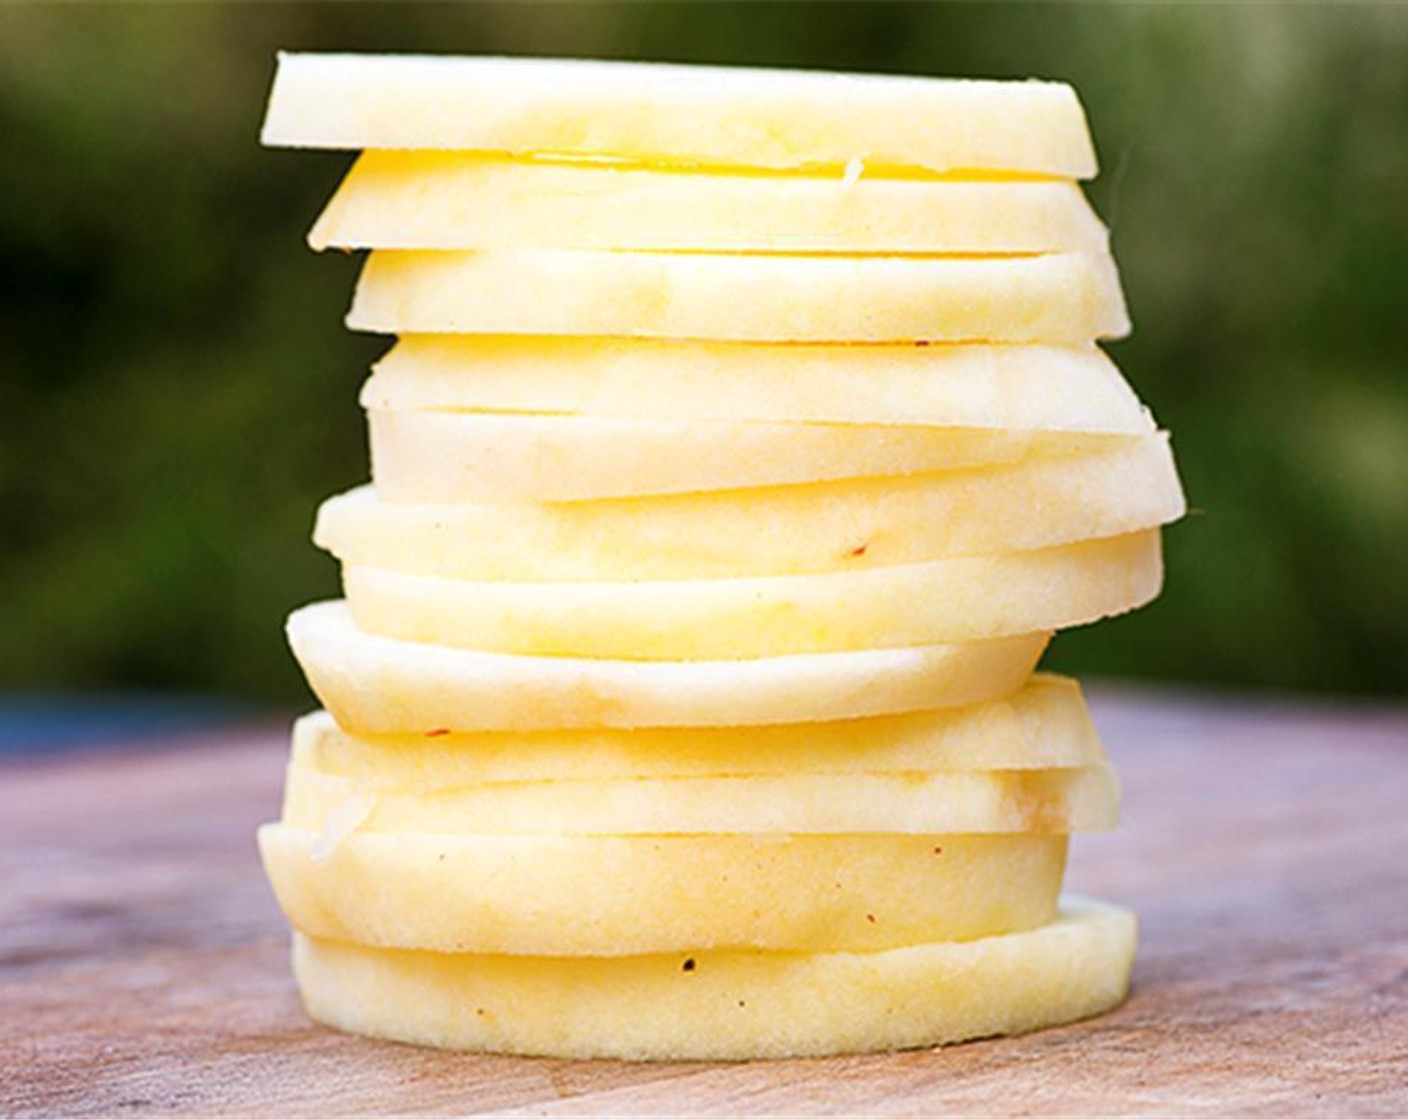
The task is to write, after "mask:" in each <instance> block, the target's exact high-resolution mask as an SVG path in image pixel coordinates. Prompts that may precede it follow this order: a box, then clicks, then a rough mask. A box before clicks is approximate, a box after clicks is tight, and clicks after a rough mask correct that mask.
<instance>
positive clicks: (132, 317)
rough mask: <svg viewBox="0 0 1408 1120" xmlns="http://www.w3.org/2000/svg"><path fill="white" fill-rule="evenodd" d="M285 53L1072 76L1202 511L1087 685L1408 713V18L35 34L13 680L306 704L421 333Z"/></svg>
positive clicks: (10, 59)
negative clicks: (286, 623) (284, 131)
mask: <svg viewBox="0 0 1408 1120" xmlns="http://www.w3.org/2000/svg"><path fill="white" fill-rule="evenodd" d="M278 48H293V49H351V50H430V51H451V52H502V53H512V54H564V55H588V56H600V57H621V58H652V59H673V60H681V61H708V62H736V63H764V64H779V65H806V66H816V67H828V68H851V69H873V70H880V71H898V72H911V73H917V74H957V75H978V76H995V77H1008V76H1011V77H1017V76H1026V75H1039V76H1044V77H1051V78H1061V79H1066V80H1068V81H1071V82H1073V83H1074V84H1075V85H1076V86H1077V88H1078V89H1079V91H1080V93H1081V95H1082V97H1083V99H1084V101H1085V104H1086V107H1087V111H1088V113H1089V115H1090V119H1091V123H1092V127H1093V129H1094V132H1095V136H1096V142H1097V146H1098V149H1099V151H1100V153H1101V158H1102V164H1103V173H1102V175H1101V177H1100V178H1099V179H1098V180H1097V181H1096V182H1095V183H1094V184H1093V185H1092V187H1091V195H1092V198H1093V200H1094V202H1095V204H1096V207H1097V208H1098V209H1099V210H1100V211H1101V213H1102V214H1103V215H1104V216H1105V218H1106V219H1107V220H1108V221H1110V222H1111V223H1112V224H1113V225H1114V226H1115V231H1116V232H1115V250H1116V253H1117V255H1118V257H1119V260H1120V263H1121V266H1122V268H1123V271H1124V276H1125V281H1126V287H1127V293H1128V296H1129V299H1130V304H1131V307H1132V310H1133V314H1134V317H1135V321H1136V334H1135V336H1134V337H1133V339H1131V340H1129V341H1127V342H1123V343H1120V344H1119V345H1118V346H1116V347H1115V348H1114V351H1113V352H1114V354H1115V357H1116V359H1117V360H1118V361H1119V362H1120V364H1121V365H1122V366H1123V367H1124V369H1125V370H1126V372H1127V373H1128V375H1129V377H1130V379H1131V380H1132V381H1133V383H1134V384H1135V386H1136V388H1138V389H1139V391H1140V392H1141V393H1142V394H1143V396H1144V397H1145V398H1146V400H1147V401H1148V402H1149V403H1150V404H1151V406H1152V407H1153V408H1154V410H1155V412H1156V414H1157V415H1158V417H1159V419H1160V420H1161V421H1162V422H1163V423H1164V424H1165V425H1166V426H1167V427H1169V428H1171V429H1172V430H1173V432H1174V434H1175V447H1176V449H1177V451H1178V454H1179V457H1180V462H1181V466H1182V470H1183V475H1184V479H1185V482H1186V485H1187V489H1188V492H1189V495H1190V498H1191V500H1192V502H1193V504H1194V505H1195V506H1196V507H1198V510H1199V511H1200V512H1199V513H1198V515H1196V516H1194V517H1192V518H1190V519H1189V520H1187V521H1186V522H1184V523H1183V524H1181V525H1179V526H1177V527H1176V528H1174V529H1173V530H1172V531H1170V532H1169V533H1168V534H1167V546H1168V561H1169V580H1168V588H1167V592H1166V594H1165V596H1164V597H1163V599H1162V600H1161V601H1160V602H1159V603H1158V604H1157V605H1155V606H1154V607H1152V608H1150V609H1147V610H1145V611H1143V612H1141V613H1139V614H1138V615H1136V616H1134V617H1131V618H1128V619H1122V620H1119V621H1115V622H1110V623H1106V624H1103V625H1101V626H1099V627H1095V628H1093V629H1088V630H1084V631H1080V632H1075V633H1071V634H1067V635H1065V636H1064V637H1062V638H1061V639H1060V640H1059V641H1058V642H1057V644H1056V646H1055V648H1054V651H1053V652H1054V656H1053V658H1052V660H1053V663H1054V664H1056V665H1058V666H1059V667H1062V668H1066V669H1069V670H1074V671H1077V672H1081V673H1090V674H1099V675H1104V676H1121V677H1135V678H1145V679H1151V678H1152V679H1159V680H1164V681H1175V682H1188V683H1209V684H1216V685H1226V686H1254V687H1271V688H1276V689H1298V690H1313V691H1323V692H1339V693H1361V694H1392V693H1396V694H1400V695H1401V694H1404V693H1405V692H1408V7H1404V6H1364V7H1354V6H1348V7H1346V6H1327V7H1323V8H1317V7H1304V6H1288V7H1278V6H1267V5H1247V6H1238V5H1229V6H1202V5H1198V6H1184V5H1169V6H1164V5H1140V6H1113V5H1110V6H1106V5H1092V4H1086V5H1078V6H1056V5H1048V4H1041V5H1007V4H998V3H984V4H959V5H951V6H950V5H932V4H888V3H866V4H832V5H817V4H801V3H797V4H780V5H767V4H755V5H736V6H735V5H727V4H717V3H696V4H644V3H638V4H622V5H615V4H571V5H562V6H557V5H546V4H525V3H519V4H509V5H452V4H436V5H417V4H394V5H379V4H355V5H340V4H306V5H305V4H293V5H283V6H273V5H238V6H237V5H216V4H205V5H190V6H162V5H156V6H123V5H113V4H104V5H101V6H95V7H84V6H71V5H54V6H51V5H33V6H24V5H20V6H3V7H0V595H2V596H3V597H2V598H0V692H5V691H12V692H13V691H16V690H34V689H50V688H64V689H70V688H75V689H78V688H82V689H93V688H138V689H160V690H173V691H175V690H180V691H191V692H201V693H216V694H222V695H226V696H232V697H237V698H241V699H244V700H248V701H253V702H255V703H260V704H264V703H268V704H274V705H280V706H285V705H292V704H299V703H306V693H305V691H304V688H303V685H302V682H301V679H300V678H299V676H298V673H297V670H296V669H295V667H294V665H293V663H292V661H291V659H290V658H289V656H288V655H287V654H286V652H285V650H284V646H283V639H282V634H281V623H282V617H283V615H284V614H285V613H286V612H287V611H288V610H289V609H290V608H292V607H293V606H295V605H296V604H299V603H301V602H304V601H307V600H309V599H313V598H318V597H325V596H328V595H331V594H334V593H335V588H336V572H335V570H334V566H333V564H332V563H331V562H330V561H329V560H328V559H326V558H325V557H323V556H322V555H321V554H320V553H318V552H317V551H315V550H314V549H313V548H312V546H311V545H310V544H309V543H308V539H307V536H308V531H309V528H310V524H311V518H312V513H313V509H314V507H315V505H316V503H317V502H318V501H319V500H320V499H321V498H322V497H323V496H325V495H327V494H329V493H331V492H332V491H334V490H338V489H342V488H345V487H346V486H348V485H350V484H352V483H355V482H357V481H359V480H361V479H362V478H363V477H364V476H365V473H366V466H365V454H366V450H365V442H364V436H363V432H362V428H361V416H360V413H359V411H358V409H357V406H356V404H355V394H356V389H357V386H358V384H359V382H360V381H361V379H362V377H363V376H364V374H365V370H366V366H367V364H368V362H369V360H370V359H372V358H373V357H374V356H375V355H376V354H377V353H378V352H379V351H380V350H381V349H382V348H383V346H384V343H382V342H381V341H379V340H377V339H373V338H368V337H363V336H355V335H352V334H349V333H347V332H346V331H344V330H343V329H342V327H341V317H342V314H343V312H344V310H345V308H346V305H347V303H348V299H349V297H350V293H351V287H352V282H353V277H354V274H355V269H356V262H355V261H354V260H353V259H351V258H349V257H343V256H338V255H329V256H325V257H321V258H320V257H317V256H314V255H313V254H312V253H310V252H308V251H307V250H306V249H305V248H304V247H303V241H302V239H303V235H304V232H305V230H306V228H307V227H308V225H309V224H310V223H311V221H312V220H313V217H314V216H315V214H316V213H317V211H318V209H319V207H320V205H321V203H322V202H323V200H324V199H325V197H326V196H327V195H328V193H329V192H330V190H331V189H332V187H333V186H334V184H335V183H336V182H337V179H338V177H339V175H340V173H341V171H342V169H343V167H344V166H345V164H346V162H347V160H346V157H342V156H338V155H333V154H326V153H321V154H315V153H289V152H269V151H264V150H261V149H260V148H259V147H258V146H257V143H256V135H257V130H258V126H259V122H260V118H261V115H262V112H263V103H264V98H265V96H266V93H267V88H268V83H269V79H270V76H271V73H272V66H273V52H274V51H275V50H276V49H278Z"/></svg>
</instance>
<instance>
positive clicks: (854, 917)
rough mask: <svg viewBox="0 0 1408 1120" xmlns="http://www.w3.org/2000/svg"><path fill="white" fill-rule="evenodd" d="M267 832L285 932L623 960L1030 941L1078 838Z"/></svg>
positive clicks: (1047, 913) (270, 828) (262, 842)
mask: <svg viewBox="0 0 1408 1120" xmlns="http://www.w3.org/2000/svg"><path fill="white" fill-rule="evenodd" d="M316 842H317V834H316V833H315V832H312V831H310V830H306V829H297V828H291V827H289V826H287V825H282V824H275V825H265V826H264V827H263V828H261V829H260V830H259V849H260V852H261V853H262V855H263V857H264V867H265V870H266V871H267V872H268V875H269V880H270V882H271V883H272V884H273V887H274V893H275V894H276V895H277V896H278V900H279V905H280V906H281V907H282V908H283V911H284V913H285V915H287V917H288V920H289V922H290V923H291V924H292V925H293V927H294V928H295V929H298V930H300V931H302V932H303V933H306V934H310V935H312V936H314V937H324V938H326V937H330V938H334V939H336V940H339V941H354V942H357V943H358V944H361V945H375V946H380V947H383V948H395V949H432V950H435V951H437V952H445V953H513V954H532V955H541V956H554V957H561V956H625V955H631V954H636V953H658V952H668V951H670V950H675V949H710V948H725V947H727V948H757V949H793V950H807V951H812V952H815V951H818V950H835V949H881V948H891V947H893V946H897V945H905V944H912V943H914V942H917V941H967V940H970V939H972V938H975V937H987V936H990V935H992V934H995V933H1011V932H1014V931H1016V930H1022V929H1031V928H1033V927H1035V926H1039V925H1041V924H1042V923H1044V922H1048V921H1050V920H1051V918H1052V917H1054V916H1055V913H1056V896H1057V894H1058V893H1059V891H1060V887H1061V874H1062V871H1063V869H1064V866H1065V855H1066V837H1065V836H1061V835H1054V836H1047V835H1043V836H1021V835H1014V836H1001V835H999V836H884V835H880V836H745V835H731V836H729V835H725V836H551V835H539V836H506V835H475V836H464V835H454V836H451V835H439V836H436V835H425V834H420V833H395V834H387V833H358V834H356V835H353V836H350V837H348V838H347V839H346V840H344V841H343V842H342V844H340V845H339V846H338V847H337V849H336V850H335V851H334V852H332V853H331V854H330V855H328V856H327V857H326V858H323V859H316V858H314V856H313V851H314V848H315V845H316Z"/></svg>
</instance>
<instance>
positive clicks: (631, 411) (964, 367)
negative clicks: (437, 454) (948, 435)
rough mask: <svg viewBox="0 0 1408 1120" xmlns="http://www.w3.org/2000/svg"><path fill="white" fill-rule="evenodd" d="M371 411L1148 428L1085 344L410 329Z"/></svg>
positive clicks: (1120, 382)
mask: <svg viewBox="0 0 1408 1120" xmlns="http://www.w3.org/2000/svg"><path fill="white" fill-rule="evenodd" d="M362 404H363V405H365V406H366V407H367V408H368V409H373V410H375V409H387V410H395V411H425V410H428V409H447V410H460V411H484V412H548V413H569V414H579V415H588V416H604V417H609V418H612V419H617V420H626V419H655V420H690V421H699V420H731V421H740V420H771V421H811V422H821V423H842V424H907V425H919V424H935V425H941V426H945V427H968V428H1005V429H1022V430H1025V429H1037V430H1053V431H1064V432H1096V433H1099V432H1104V433H1111V434H1124V435H1143V434H1146V433H1148V432H1150V431H1152V430H1153V422H1152V421H1151V420H1150V418H1149V416H1148V414H1147V413H1146V412H1145V410H1144V408H1143V407H1142V406H1141V405H1140V403H1139V399H1138V397H1136V396H1135V394H1134V391H1133V390H1132V389H1131V388H1130V387H1129V384H1128V383H1127V382H1126V381H1125V379H1124V378H1123V377H1121V376H1120V372H1119V370H1118V369H1116V368H1115V365H1114V363H1113V362H1111V361H1110V359H1109V358H1108V357H1106V356H1105V354H1104V352H1103V351H1101V350H1100V349H1099V348H1098V347H1096V346H1093V345H1084V346H1044V345H1029V346H1009V345H969V344H963V343H942V344H937V345H924V346H916V345H914V344H912V343H911V344H907V345H852V346H824V345H805V344H792V345H770V344H765V343H745V344H739V343H723V342H671V341H666V340H660V339H619V338H542V337H533V336H517V335H408V336H407V337H405V338H403V339H401V340H400V341H399V342H397V344H396V345H395V346H394V347H392V349H391V351H390V353H388V354H387V355H386V356H385V357H383V358H382V359H381V361H380V362H378V363H377V365H376V367H375V373H374V375H373V376H372V378H371V379H370V380H369V381H368V382H367V384H366V385H365V386H364V387H363V390H362Z"/></svg>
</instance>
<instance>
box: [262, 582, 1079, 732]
mask: <svg viewBox="0 0 1408 1120" xmlns="http://www.w3.org/2000/svg"><path fill="white" fill-rule="evenodd" d="M1050 637H1051V635H1050V634H1049V633H1038V634H1023V635H1019V636H1017V637H1014V638H1003V639H998V640H995V641H990V642H971V643H967V644H964V645H956V646H955V645H946V646H920V647H915V648H910V649H895V650H865V651H861V652H856V653H840V654H812V655H806V656H796V657H775V658H762V659H754V660H743V661H715V662H697V661H696V662H688V663H672V662H663V663H662V662H641V661H601V660H588V659H572V658H554V657H523V656H518V655H514V654H498V653H480V652H476V651H472V650H457V649H444V648H442V647H439V646H431V645H421V644H418V643H415V642H402V641H395V640H393V639H390V638H383V637H378V636H375V635H369V634H364V633H362V632H361V631H359V630H358V629H357V628H356V627H355V626H354V625H353V623H352V616H351V614H350V613H349V612H348V610H347V606H346V604H345V603H343V602H341V601H334V602H326V603H314V604H312V605H310V606H307V607H303V608H302V609H300V610H297V611H295V612H294V613H293V614H292V615H291V616H290V617H289V620H288V638H289V643H290V645H291V646H292V647H293V651H294V654H295V655H296V656H297V658H298V661H299V664H300V665H301V666H302V668H303V672H304V673H305V675H306V676H307V677H308V683H309V684H310V685H311V686H312V688H313V691H314V692H315V693H316V694H317V696H318V698H319V700H321V701H322V703H323V706H324V707H326V708H327V709H328V710H329V711H330V712H331V713H332V714H333V717H334V718H335V719H336V720H337V722H338V723H339V724H340V725H341V726H342V727H344V728H346V729H347V730H348V731H352V732H360V733H367V734H395V733H401V732H406V733H416V732H426V731H439V730H442V729H444V730H449V731H499V730H502V731H533V730H543V729H548V728H559V727H736V726H740V725H747V724H772V723H804V722H811V721H817V722H820V721H825V720H840V719H853V718H858V717H862V716H872V715H882V714H889V713H895V712H913V711H923V710H928V709H932V708H947V707H956V706H959V705H964V704H975V703H979V702H981V701H984V700H994V699H997V698H999V697H1002V696H1007V695H1009V694H1011V693H1013V692H1016V691H1017V690H1018V689H1019V688H1020V687H1021V686H1022V685H1023V683H1025V682H1026V680H1027V678H1028V677H1029V676H1030V675H1031V672H1032V670H1033V668H1035V666H1036V662H1037V660H1038V658H1040V657H1041V654H1042V651H1043V650H1044V649H1045V648H1046V644H1047V642H1048V641H1049V640H1050Z"/></svg>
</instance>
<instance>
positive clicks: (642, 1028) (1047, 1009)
mask: <svg viewBox="0 0 1408 1120" xmlns="http://www.w3.org/2000/svg"><path fill="white" fill-rule="evenodd" d="M1136 936H1137V927H1136V923H1135V919H1134V915H1133V914H1131V913H1130V912H1129V911H1127V910H1124V909H1121V908H1118V907H1115V906H1110V905H1108V904H1105V903H1099V902H1093V901H1087V900H1083V899H1075V898H1068V899H1066V900H1065V901H1064V903H1063V905H1062V909H1061V912H1060V914H1059V916H1058V917H1057V918H1056V919H1055V920H1054V921H1052V922H1049V923H1047V924H1046V925H1043V926H1039V927H1037V928H1036V929H1031V930H1024V931H1022V932H1020V933H1009V934H1003V935H1000V936H996V937H984V938H980V939H978V940H975V941H958V942H953V941H938V942H929V943H925V944H916V945H910V946H906V947H903V948H896V949H884V950H880V951H878V952H868V953H856V952H840V953H778V952H756V951H751V952H750V951H737V950H735V951H729V950H705V951H700V952H688V953H686V952H676V953H661V954H650V955H642V956H630V957H614V958H613V957H532V956H527V957H524V956H503V955H490V954H483V955H478V954H467V953H466V954H456V953H428V952H417V951H414V950H395V949H372V948H365V947H362V946H358V945H353V944H349V943H347V942H339V941H331V940H315V939H313V938H309V937H305V936H303V935H301V934H297V933H295V934H294V973H295V975H296V976H297V978H298V983H299V987H300V989H301V990H302V993H303V1001H304V1004H305V1006H306V1007H307V1009H308V1013H309V1014H310V1015H311V1016H312V1017H313V1018H314V1019H316V1020H318V1021H319V1022H321V1023H326V1024H327V1025H328V1026H332V1027H337V1028H339V1029H341V1030H346V1031H353V1032H355V1033H358V1034H366V1035H373V1036H375V1037H378V1038H389V1039H395V1040H397V1041H400V1042H413V1043H419V1044H420V1045H423V1046H438V1047H442V1048H446V1049H458V1050H484V1051H490V1052H495V1053H511V1054H536V1055H542V1056H552V1057H563V1058H624V1059H636V1060H638V1059H655V1060H662V1061H664V1060H740V1061H741V1060H747V1059H753V1058H783V1057H801V1056H819V1055H824V1054H839V1053H853V1052H857V1051H868V1050H902V1049H906V1048H910V1047H920V1046H937V1045H941V1044H944V1043H950V1042H959V1041H962V1040H964V1039H969V1038H984V1037H989V1036H992V1035H1006V1034H1019V1033H1022V1032H1024V1031H1031V1030H1036V1029H1038V1028H1041V1027H1049V1026H1055V1025H1056V1024H1058V1023H1067V1022H1070V1021H1072V1020H1075V1019H1082V1018H1085V1017H1087V1016H1090V1015H1097V1014H1099V1013H1100V1012H1102V1011H1107V1010H1109V1009H1110V1008H1112V1007H1114V1006H1116V1005H1117V1004H1118V1003H1120V1002H1121V1001H1122V1000H1123V999H1124V997H1125V994H1126V992H1127V991H1128V988H1129V973H1130V969H1131V967H1132V965H1133V961H1134V946H1135V940H1136Z"/></svg>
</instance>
